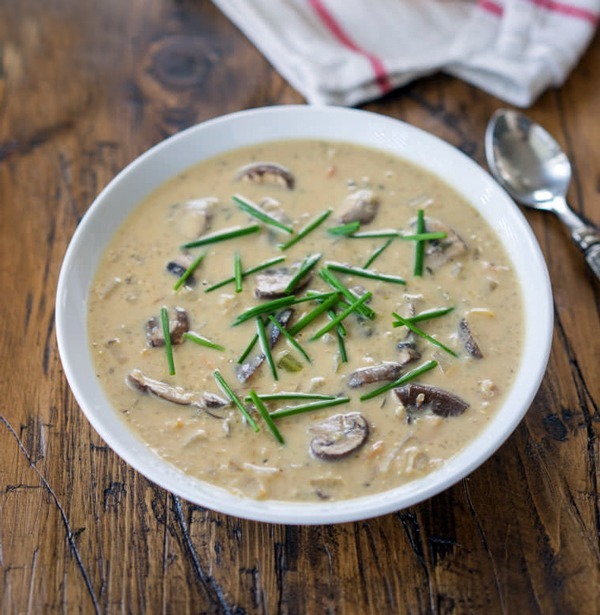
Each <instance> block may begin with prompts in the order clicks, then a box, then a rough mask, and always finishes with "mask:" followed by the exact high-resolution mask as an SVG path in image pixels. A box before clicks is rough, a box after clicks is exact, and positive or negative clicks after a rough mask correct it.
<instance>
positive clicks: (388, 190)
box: [88, 140, 522, 501]
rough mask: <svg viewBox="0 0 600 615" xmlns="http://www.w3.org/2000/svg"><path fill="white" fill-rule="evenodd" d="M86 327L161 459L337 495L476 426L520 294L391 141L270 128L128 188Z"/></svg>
mask: <svg viewBox="0 0 600 615" xmlns="http://www.w3.org/2000/svg"><path fill="white" fill-rule="evenodd" d="M88 327H89V338H90V343H91V351H92V354H93V358H94V363H95V367H96V372H97V376H98V378H99V380H100V381H101V383H102V385H103V387H104V389H105V390H106V393H107V395H108V397H109V399H110V400H111V402H112V404H113V406H114V408H115V409H116V410H117V411H119V412H120V413H122V416H123V419H124V421H125V423H126V424H127V425H128V426H129V427H130V428H131V429H133V430H134V431H135V432H136V433H137V434H138V435H139V437H140V438H141V439H142V440H143V441H144V442H145V443H147V445H148V446H149V447H151V448H152V449H153V450H154V451H156V453H157V454H158V455H160V456H161V457H163V458H164V459H166V460H168V461H169V462H170V463H172V464H173V465H174V466H176V467H178V468H180V469H182V470H183V471H184V472H186V473H188V474H189V475H191V476H194V477H197V478H199V479H201V480H204V481H207V482H210V483H213V484H216V485H219V486H221V487H223V488H225V489H227V490H229V491H232V492H234V493H238V494H241V495H244V496H248V497H252V498H262V499H273V500H296V501H316V500H339V499H348V498H353V497H360V496H363V495H368V494H371V493H374V492H380V491H385V490H388V489H391V488H394V487H397V486H399V485H402V484H405V483H407V482H410V481H412V480H414V479H416V478H419V477H422V476H424V475H426V474H427V473H429V472H431V471H433V470H435V469H437V468H440V467H442V466H443V464H444V463H445V462H446V461H447V460H448V459H449V458H450V457H452V455H454V454H455V453H456V452H457V451H460V450H461V449H462V448H463V447H464V446H465V445H466V444H467V443H468V442H469V441H470V440H471V439H472V438H474V437H475V436H476V435H477V434H479V433H480V432H481V430H482V429H484V428H485V426H486V424H487V423H488V421H489V420H490V417H491V416H492V415H493V413H494V412H495V411H496V409H497V408H498V407H499V406H500V404H501V403H502V399H503V397H504V395H505V394H506V392H507V391H508V389H509V388H510V386H511V382H512V379H513V375H514V373H515V372H516V370H517V367H518V364H519V357H520V352H521V342H522V339H521V338H522V304H521V297H520V292H519V288H518V283H517V281H516V277H515V275H514V273H513V272H512V271H511V263H510V259H509V258H508V256H507V255H506V254H505V252H504V250H503V248H502V245H501V244H500V242H499V240H498V239H497V237H496V236H495V235H494V233H493V232H492V230H491V229H490V228H489V227H488V226H487V224H486V223H485V221H484V220H483V219H482V218H481V216H480V214H479V213H478V212H477V211H475V210H474V209H473V208H472V207H471V206H470V205H469V204H468V203H466V202H465V201H464V200H463V199H462V198H461V197H460V196H459V195H458V194H457V193H456V192H454V191H453V190H452V189H451V188H450V187H449V186H447V185H446V184H445V183H443V182H441V181H440V180H439V179H437V178H436V177H434V176H432V175H431V174H429V173H428V172H426V171H425V170H422V169H420V168H418V167H415V166H413V165H411V164H409V163H407V162H405V161H403V160H401V159H399V158H397V157H395V156H393V155H391V154H388V153H386V152H382V151H376V150H372V149H367V148H364V147H359V146H356V145H353V144H349V143H342V142H333V143H330V142H322V141H311V140H306V141H285V142H284V141H282V142H269V143H265V144H261V145H258V146H255V147H252V148H244V149H239V150H235V151H232V152H229V153H226V154H224V155H220V156H218V157H215V158H213V159H210V160H206V161H204V162H202V163H200V164H198V165H197V166H195V167H192V168H190V169H187V170H186V171H185V172H183V173H181V174H180V175H178V176H176V177H173V178H172V179H171V180H170V181H168V182H167V183H165V184H164V185H162V186H160V187H159V188H158V189H157V190H155V191H154V192H153V193H152V194H151V195H150V196H149V197H147V198H146V199H145V200H144V202H142V203H140V205H139V206H138V207H137V208H136V210H135V211H134V212H133V213H132V214H131V216H130V217H129V218H128V219H127V220H126V222H125V223H124V224H123V226H122V227H121V228H120V230H119V231H118V233H117V234H116V236H115V237H114V239H113V241H112V243H111V244H110V246H109V248H108V250H107V252H106V254H105V255H104V257H103V259H102V262H101V264H100V266H99V269H98V272H97V274H96V277H95V280H94V284H93V286H92V290H91V293H90V297H89V314H88ZM124 428H126V427H125V425H124Z"/></svg>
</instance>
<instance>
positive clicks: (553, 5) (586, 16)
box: [529, 0, 598, 26]
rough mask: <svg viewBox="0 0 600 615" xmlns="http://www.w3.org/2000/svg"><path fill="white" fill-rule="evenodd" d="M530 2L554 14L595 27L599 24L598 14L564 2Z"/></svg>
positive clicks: (538, 0) (534, 0) (537, 0)
mask: <svg viewBox="0 0 600 615" xmlns="http://www.w3.org/2000/svg"><path fill="white" fill-rule="evenodd" d="M529 2H532V3H533V4H535V5H536V6H541V7H542V8H544V9H546V10H547V11H552V12H553V13H561V14H562V15H568V16H569V17H576V18H578V19H583V20H584V21H589V22H590V23H591V24H592V25H593V26H595V25H597V23H598V14H597V13H594V12H593V11H589V10H588V9H583V8H581V7H578V6H573V5H571V4H563V3H562V2H554V0H529Z"/></svg>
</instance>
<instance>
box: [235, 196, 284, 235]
mask: <svg viewBox="0 0 600 615" xmlns="http://www.w3.org/2000/svg"><path fill="white" fill-rule="evenodd" d="M231 198H232V199H233V201H234V202H235V203H236V205H237V206H238V207H239V208H240V209H241V210H242V211H244V212H246V213H247V214H249V215H250V216H252V217H253V218H256V219H257V220H260V221H261V222H264V223H265V224H270V225H271V226H275V227H276V228H278V229H281V230H282V231H285V232H286V233H290V235H291V234H292V233H293V232H294V229H292V228H290V227H289V226H286V225H285V224H282V223H281V222H279V220H277V219H275V218H273V216H270V215H269V214H268V213H267V212H266V211H264V210H262V209H261V208H260V207H259V206H258V205H256V203H253V202H252V201H250V200H249V199H247V198H245V197H243V196H242V195H241V194H235V195H234V196H232V197H231Z"/></svg>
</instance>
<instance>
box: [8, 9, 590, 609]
mask: <svg viewBox="0 0 600 615" xmlns="http://www.w3.org/2000/svg"><path fill="white" fill-rule="evenodd" d="M302 102H303V100H302V98H301V97H300V95H299V94H298V93H296V92H295V91H294V90H292V89H291V88H290V87H289V86H288V85H287V83H286V82H285V81H283V79H282V78H281V77H280V76H279V75H278V74H277V73H276V72H275V71H274V70H273V69H272V68H271V66H270V65H269V64H268V63H267V62H266V61H265V60H264V58H263V57H262V56H261V55H260V54H259V53H258V51H257V50H256V49H255V48H254V47H253V46H252V45H251V44H250V43H249V42H248V41H247V40H246V38H245V37H244V36H242V35H241V34H240V32H239V31H238V30H237V29H236V28H235V27H234V26H233V25H232V24H231V23H230V22H229V21H228V20H227V19H226V18H225V17H224V16H223V15H222V14H221V13H219V11H218V10H217V9H216V8H215V7H214V6H213V5H212V4H210V3H209V2H208V1H202V0H197V1H193V0H179V1H176V0H145V1H144V2H124V1H123V0H102V1H101V2H92V1H91V0H46V1H45V2H34V1H33V0H19V1H18V2H15V0H0V207H1V210H0V211H1V216H0V228H1V231H2V235H1V240H0V289H1V292H0V305H1V312H0V313H1V315H2V320H3V325H2V333H1V334H0V351H1V355H0V356H1V361H2V363H1V365H2V369H1V371H0V386H1V397H0V399H1V401H0V575H1V576H0V612H1V613H24V612H27V613H29V612H33V613H57V612H64V613H73V612H84V613H93V612H102V613H113V612H124V613H129V612H136V613H145V612H147V613H151V612H159V611H162V612H167V613H185V612H193V613H235V614H241V613H378V614H379V613H385V614H387V613H438V612H439V613H518V614H522V613H544V614H547V613H557V614H565V613H566V614H569V613H578V614H580V613H584V614H586V613H598V612H600V590H599V588H600V541H599V531H600V509H599V501H598V465H599V463H600V460H599V456H598V453H599V441H598V436H599V434H600V413H599V408H598V403H599V402H600V394H599V393H600V391H599V388H600V386H599V383H600V361H599V359H600V352H599V350H600V344H599V342H598V339H599V338H598V334H599V326H598V325H599V319H598V313H599V308H600V295H599V292H598V291H599V285H598V284H597V283H596V282H595V280H594V279H593V278H592V276H591V274H590V272H589V271H588V270H587V269H586V266H585V263H584V260H583V258H582V256H581V255H580V254H579V253H578V252H577V250H576V248H575V247H574V246H573V245H572V244H571V242H570V240H569V238H568V236H567V233H566V231H565V229H564V228H563V227H562V226H561V225H560V223H559V222H558V221H557V220H556V219H554V218H553V217H551V216H550V215H544V214H541V213H537V212H526V215H527V218H528V220H529V221H530V223H531V225H532V227H533V229H534V231H535V234H536V235H537V237H538V239H539V242H540V244H541V247H542V249H543V251H544V254H545V256H546V259H547V262H548V266H549V268H550V275H551V278H552V283H553V286H554V300H555V307H556V326H555V336H554V346H553V351H552V356H551V358H550V363H549V366H548V372H547V374H546V377H545V379H544V381H543V383H542V386H541V389H540V391H539V393H538V395H537V397H536V399H535V401H534V403H533V405H532V406H531V408H530V409H529V412H528V413H527V416H526V417H525V419H524V420H523V422H522V423H521V425H520V426H519V427H518V429H517V430H516V431H515V433H514V434H513V435H512V437H511V438H510V439H509V440H508V441H507V442H506V444H505V445H504V446H503V447H502V448H501V449H500V451H499V452H498V453H497V454H495V455H494V456H493V457H492V458H491V459H490V460H489V461H488V462H487V463H485V464H484V465H483V466H482V467H481V468H479V469H478V470H477V471H476V472H474V473H473V474H472V475H471V476H470V477H469V478H467V479H465V480H463V481H461V482H460V483H459V484H457V485H456V486H455V487H453V488H451V489H449V490H447V491H446V492H444V493H442V494H440V495H438V496H437V497H434V498H432V499H431V500H429V501H427V502H424V503H422V504H420V505H418V506H413V507H411V508H409V509H408V510H402V511H399V512H397V513H395V514H390V515H387V516H384V517H381V518H377V519H372V520H369V521H363V522H360V523H349V524H344V525H337V526H317V527H294V526H289V527H286V526H281V525H268V524H261V523H253V522H247V521H241V520H239V519H235V518H231V517H227V516H225V515H221V514H216V513H214V512H211V511H209V510H206V509H203V508H200V507H198V506H194V505H192V504H189V503H188V502H185V501H183V500H181V499H180V498H178V497H175V496H173V495H171V494H170V493H168V492H167V491H164V490H163V489H160V488H158V487H156V486H155V485H153V484H152V483H150V482H149V481H148V480H146V479H145V478H143V477H142V476H140V475H139V474H137V473H136V472H134V471H133V470H132V469H131V468H130V467H128V466H127V465H126V464H125V463H123V462H122V461H121V460H120V459H119V458H118V457H117V456H116V455H115V454H114V453H113V452H112V451H111V450H110V449H108V447H107V446H106V445H105V444H104V442H103V441H102V440H101V439H100V438H99V437H98V436H97V435H96V433H95V432H94V431H93V429H92V428H91V427H90V425H89V424H88V422H87V420H86V419H85V417H84V415H83V414H82V412H81V411H80V409H79V408H78V406H77V404H76V403H75V401H74V399H73V397H72V395H71V393H70V390H69V387H68V385H67V382H66V380H65V378H64V375H63V372H62V369H61V364H60V360H59V356H58V352H57V347H56V340H55V330H54V297H55V289H56V283H57V278H58V273H59V267H60V264H61V259H62V257H63V254H64V252H65V249H66V246H67V244H68V242H69V239H70V237H71V235H72V233H73V231H74V230H75V227H76V225H77V223H78V222H79V220H80V219H81V217H82V216H83V214H84V213H85V211H86V209H87V208H88V206H89V205H90V203H91V202H92V200H93V199H94V197H95V196H96V195H97V194H98V192H99V191H100V190H101V188H102V187H103V186H104V185H105V184H106V183H107V182H108V181H109V179H110V178H111V177H112V176H113V175H114V174H115V173H116V172H117V171H118V170H119V169H121V168H122V167H123V166H124V165H125V164H127V163H128V162H130V161H131V160H132V159H133V158H135V157H136V156H137V155H138V154H140V153H141V152H143V151H144V150H146V149H147V148H148V147H149V146H151V145H153V144H155V143H156V142H158V141H160V140H162V139H163V138H164V137H166V136H168V135H170V134H173V133H175V132H177V131H179V130H181V129H183V128H185V127H186V126H189V125H191V124H194V123H196V122H200V121H202V120H205V119H207V118H212V117H215V116H217V115H220V114H222V113H227V112H231V111H237V110H240V109H245V108H248V107H259V106H265V105H272V104H276V103H283V104H285V103H302ZM499 106H505V105H503V104H502V103H501V101H499V100H497V99H495V98H493V97H491V96H488V95H486V94H484V93H482V92H481V91H479V90H476V89H474V88H472V87H469V86H467V85H466V84H464V83H462V82H460V81H457V80H455V79H451V78H449V77H444V76H439V75H438V76H433V77H431V78H428V79H424V80H422V81H419V82H418V83H415V84H413V85H409V86H408V87H405V88H402V89H401V90H399V91H397V92H394V93H392V94H390V95H388V96H387V97H386V98H385V99H383V100H379V101H377V102H373V103H371V104H368V105H365V108H367V109H369V110H372V111H377V112H379V113H383V114H386V115H390V116H393V117H397V118H400V119H403V120H405V121H407V122H410V123H412V124H414V125H416V126H419V127H421V128H424V129H426V130H429V131H431V132H432V133H434V134H436V135H439V136H440V137H442V138H443V139H446V140H447V141H449V142H450V143H452V144H454V145H456V146H458V147H459V148H460V149H462V150H463V151H465V152H467V153H468V154H469V155H471V156H472V157H473V158H474V159H475V160H477V161H478V162H480V163H482V164H483V158H484V154H483V135H484V128H485V125H486V122H487V120H488V118H489V117H490V115H491V113H492V112H493V111H494V110H495V109H496V108H498V107H499ZM599 109H600V38H596V40H595V41H594V42H593V44H592V45H591V48H590V49H589V51H588V52H587V54H586V55H585V57H584V58H583V60H582V62H581V63H580V64H579V66H578V67H577V69H576V70H575V72H574V73H573V74H572V76H571V77H570V79H569V80H568V82H567V83H566V85H565V86H564V87H562V88H560V89H558V90H554V91H549V92H547V93H546V94H545V95H544V96H543V97H542V98H541V99H540V100H539V102H537V103H536V104H535V105H534V106H533V107H532V108H531V109H530V111H529V114H530V115H531V116H532V117H533V118H534V119H535V120H538V121H540V122H542V123H543V124H544V125H545V126H546V127H547V128H548V129H549V130H550V131H551V132H552V133H553V134H554V135H556V137H557V138H558V140H559V141H560V142H561V144H562V145H564V147H565V148H566V151H567V152H568V154H569V156H570V158H571V160H572V161H573V163H574V167H575V173H574V180H573V183H572V188H571V192H570V195H569V196H570V200H571V203H572V204H573V206H574V208H575V209H576V210H578V211H579V212H580V213H582V214H584V215H586V216H587V217H588V218H590V219H591V220H592V221H594V222H595V223H596V224H600V206H599V202H600V195H599V194H598V193H599V192H600V170H599V169H600V120H599V118H600V111H599Z"/></svg>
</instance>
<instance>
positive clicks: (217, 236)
mask: <svg viewBox="0 0 600 615" xmlns="http://www.w3.org/2000/svg"><path fill="white" fill-rule="evenodd" d="M258 231H260V225H258V224H253V225H252V226H244V227H240V226H236V227H234V228H230V229H225V230H224V231H219V232H218V233H212V234H211V235H205V236H204V237H200V239H196V240H194V241H190V242H188V243H184V244H183V245H182V246H181V248H182V249H184V250H187V249H188V248H197V247H199V246H206V245H208V244H210V243H217V242H218V241H225V240H227V239H236V238H237V237H243V236H244V235H251V234H252V233H258Z"/></svg>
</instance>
